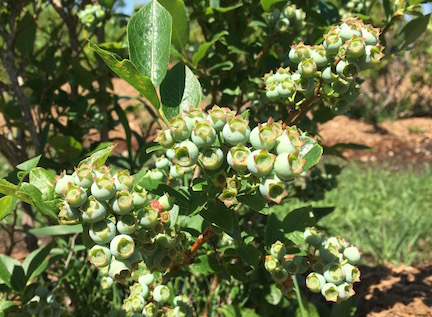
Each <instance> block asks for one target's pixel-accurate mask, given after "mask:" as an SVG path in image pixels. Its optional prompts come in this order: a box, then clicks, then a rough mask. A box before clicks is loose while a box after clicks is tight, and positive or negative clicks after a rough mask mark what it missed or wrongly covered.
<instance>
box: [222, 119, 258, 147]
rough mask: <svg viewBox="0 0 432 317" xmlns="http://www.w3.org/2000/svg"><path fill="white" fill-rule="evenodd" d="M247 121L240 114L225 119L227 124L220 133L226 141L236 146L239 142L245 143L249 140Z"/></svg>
mask: <svg viewBox="0 0 432 317" xmlns="http://www.w3.org/2000/svg"><path fill="white" fill-rule="evenodd" d="M250 131H251V130H250V128H249V121H248V120H246V119H243V118H242V117H241V116H236V117H233V118H228V119H227V124H226V125H225V126H224V128H223V130H222V135H223V137H224V140H225V142H226V143H228V144H229V145H231V146H236V145H237V144H239V143H243V144H246V143H247V142H248V141H249V134H250Z"/></svg>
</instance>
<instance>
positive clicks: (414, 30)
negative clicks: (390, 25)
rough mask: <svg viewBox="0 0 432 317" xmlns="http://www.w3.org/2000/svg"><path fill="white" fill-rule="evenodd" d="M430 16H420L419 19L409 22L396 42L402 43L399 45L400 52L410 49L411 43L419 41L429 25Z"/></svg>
mask: <svg viewBox="0 0 432 317" xmlns="http://www.w3.org/2000/svg"><path fill="white" fill-rule="evenodd" d="M430 16H431V15H430V14H428V15H424V16H420V17H418V18H417V19H414V20H411V21H409V22H408V23H407V24H406V25H405V26H404V28H403V29H402V30H401V31H400V32H399V35H398V36H397V38H396V39H395V41H397V42H400V44H399V45H398V47H399V50H403V49H405V48H407V47H408V45H410V44H411V43H413V42H414V41H415V40H417V39H418V38H419V37H420V36H421V35H422V34H423V32H424V31H425V30H426V27H427V25H428V23H429V18H430Z"/></svg>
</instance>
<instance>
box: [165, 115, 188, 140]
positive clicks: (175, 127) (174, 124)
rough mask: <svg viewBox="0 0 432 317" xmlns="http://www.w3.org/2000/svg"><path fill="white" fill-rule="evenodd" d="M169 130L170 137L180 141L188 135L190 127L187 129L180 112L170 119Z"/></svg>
mask: <svg viewBox="0 0 432 317" xmlns="http://www.w3.org/2000/svg"><path fill="white" fill-rule="evenodd" d="M170 131H171V136H172V138H173V139H174V140H175V141H177V142H181V141H184V140H186V139H187V138H189V137H190V135H191V132H192V129H189V127H188V125H187V124H186V120H185V118H184V117H183V115H182V114H181V113H179V114H178V115H177V116H176V117H172V118H171V119H170Z"/></svg>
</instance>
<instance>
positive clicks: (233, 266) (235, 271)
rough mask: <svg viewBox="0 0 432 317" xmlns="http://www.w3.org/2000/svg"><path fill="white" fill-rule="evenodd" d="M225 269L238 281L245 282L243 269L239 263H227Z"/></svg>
mask: <svg viewBox="0 0 432 317" xmlns="http://www.w3.org/2000/svg"><path fill="white" fill-rule="evenodd" d="M226 269H227V271H228V272H229V274H231V275H232V277H234V278H235V279H236V280H239V281H240V282H246V281H247V280H248V278H247V275H246V272H245V269H244V268H243V267H242V266H241V265H240V264H237V263H229V264H228V265H227V266H226Z"/></svg>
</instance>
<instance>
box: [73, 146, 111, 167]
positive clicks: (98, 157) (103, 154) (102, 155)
mask: <svg viewBox="0 0 432 317" xmlns="http://www.w3.org/2000/svg"><path fill="white" fill-rule="evenodd" d="M114 147H115V145H111V146H108V147H106V148H104V149H101V150H99V151H96V152H94V153H93V154H91V155H90V156H89V157H87V158H85V159H84V160H82V161H81V162H80V163H79V164H78V166H81V165H82V164H87V165H92V166H94V167H96V168H98V167H101V166H102V165H104V164H105V162H106V160H107V159H108V157H109V156H110V154H111V152H112V150H113V149H114Z"/></svg>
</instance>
